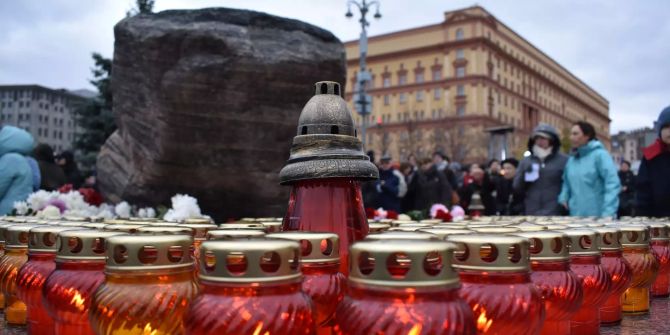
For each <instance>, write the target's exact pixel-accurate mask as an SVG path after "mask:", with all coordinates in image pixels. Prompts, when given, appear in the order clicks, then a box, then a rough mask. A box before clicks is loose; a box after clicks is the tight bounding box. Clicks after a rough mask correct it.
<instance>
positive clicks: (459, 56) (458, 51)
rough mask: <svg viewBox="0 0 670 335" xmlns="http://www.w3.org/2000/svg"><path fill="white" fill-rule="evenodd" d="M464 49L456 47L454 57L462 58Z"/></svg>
mask: <svg viewBox="0 0 670 335" xmlns="http://www.w3.org/2000/svg"><path fill="white" fill-rule="evenodd" d="M464 58H465V51H463V49H456V59H464Z"/></svg>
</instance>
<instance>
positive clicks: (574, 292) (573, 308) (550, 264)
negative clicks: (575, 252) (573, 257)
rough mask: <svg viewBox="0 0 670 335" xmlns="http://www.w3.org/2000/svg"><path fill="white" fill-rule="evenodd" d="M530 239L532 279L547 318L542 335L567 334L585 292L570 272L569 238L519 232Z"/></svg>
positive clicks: (553, 233) (542, 233)
mask: <svg viewBox="0 0 670 335" xmlns="http://www.w3.org/2000/svg"><path fill="white" fill-rule="evenodd" d="M518 235H520V236H523V237H526V238H528V239H529V240H530V248H529V251H530V267H531V269H532V270H533V272H532V273H531V275H530V278H531V280H532V281H533V283H534V284H535V286H536V287H537V289H538V290H539V291H540V294H542V300H543V301H544V308H545V312H546V319H545V321H544V325H543V326H542V332H541V334H543V335H569V334H570V319H571V318H572V316H573V315H575V313H577V311H578V310H579V307H580V306H581V304H582V300H583V299H584V292H583V291H582V286H581V284H580V282H579V279H578V278H577V276H576V275H575V274H574V272H572V271H571V270H570V255H569V254H568V243H569V240H568V237H567V236H566V235H565V234H563V233H561V232H554V231H533V232H523V233H518Z"/></svg>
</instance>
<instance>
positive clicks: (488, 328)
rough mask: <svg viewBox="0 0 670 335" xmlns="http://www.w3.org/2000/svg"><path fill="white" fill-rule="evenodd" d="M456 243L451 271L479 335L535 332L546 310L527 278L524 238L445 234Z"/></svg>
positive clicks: (540, 326)
mask: <svg viewBox="0 0 670 335" xmlns="http://www.w3.org/2000/svg"><path fill="white" fill-rule="evenodd" d="M447 241H450V242H454V243H456V244H457V245H458V249H457V252H456V255H455V257H454V268H456V270H457V271H458V274H459V277H460V280H461V284H462V287H461V290H460V295H461V297H462V298H463V299H464V300H465V301H466V302H467V303H468V304H469V305H470V308H471V309H472V312H473V314H474V318H475V324H476V326H477V331H478V333H479V334H537V333H539V332H540V330H541V329H542V325H543V323H544V318H545V312H544V302H543V301H542V296H541V295H540V293H539V292H538V290H537V288H536V287H535V285H534V284H533V283H532V282H531V278H530V264H529V254H528V247H529V241H528V239H526V238H524V237H520V236H504V235H487V234H477V235H450V236H448V237H447Z"/></svg>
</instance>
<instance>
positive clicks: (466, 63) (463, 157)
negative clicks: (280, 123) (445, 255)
mask: <svg viewBox="0 0 670 335" xmlns="http://www.w3.org/2000/svg"><path fill="white" fill-rule="evenodd" d="M345 48H346V54H347V83H346V87H347V94H346V96H345V98H346V99H347V101H348V102H349V104H350V107H351V108H352V110H354V109H353V105H352V91H353V88H354V85H355V83H356V75H357V73H358V71H359V48H358V41H357V40H356V41H350V42H347V43H345ZM367 65H368V71H370V72H371V74H372V81H371V82H370V84H369V86H368V90H367V91H368V93H369V94H370V95H371V96H372V99H373V100H372V101H373V103H372V113H371V115H370V116H369V122H368V128H367V138H366V142H367V149H368V150H374V151H375V153H376V154H377V157H380V155H384V154H387V155H391V156H392V158H393V160H395V161H404V160H406V159H407V158H408V156H409V155H411V154H414V155H416V156H417V157H422V156H428V155H430V154H431V153H432V152H434V151H436V150H439V151H443V152H445V153H446V154H448V155H449V156H451V157H452V159H453V160H456V161H459V162H465V163H472V162H483V161H484V160H486V159H487V158H489V157H490V153H489V144H490V141H489V139H490V135H489V133H488V132H487V130H491V129H494V128H513V132H512V133H511V134H510V135H509V137H508V140H507V143H508V149H509V151H508V152H509V155H510V156H512V155H513V156H516V157H517V158H520V155H522V154H523V152H524V151H525V150H526V144H527V143H526V142H527V138H528V136H529V134H530V132H531V131H532V129H533V128H534V127H535V126H536V125H537V124H538V123H540V122H543V123H548V124H551V125H553V126H554V127H556V128H557V129H558V130H559V132H561V133H562V134H563V136H565V139H566V140H567V134H568V133H567V132H568V131H569V128H570V126H571V125H572V123H573V122H575V121H579V120H585V121H588V122H590V123H592V124H593V125H594V126H595V128H596V131H597V133H598V137H599V139H600V140H602V141H603V142H604V143H605V144H606V145H607V146H608V147H609V143H610V138H609V127H610V119H609V102H608V101H607V100H606V99H605V98H604V97H602V96H601V95H600V94H598V92H596V91H595V90H593V89H592V88H591V87H589V86H588V85H586V84H585V83H584V82H582V81H581V80H580V79H579V78H577V77H576V76H574V75H573V74H572V73H570V72H569V71H568V70H566V69H565V68H564V67H562V66H561V65H560V64H558V63H557V62H556V61H554V60H553V59H551V58H550V57H549V56H547V55H546V54H544V53H543V52H542V51H540V50H539V49H537V48H536V47H534V46H533V45H532V44H530V43H529V42H528V41H526V40H525V39H524V38H522V37H521V36H519V35H518V34H517V33H515V32H514V31H512V30H511V29H510V28H509V27H507V26H506V25H504V24H503V23H501V22H500V21H498V20H497V19H496V18H495V17H494V16H493V15H491V14H490V13H488V12H487V11H486V10H484V9H483V8H482V7H479V6H475V7H470V8H466V9H463V10H457V11H451V12H446V13H445V14H444V21H443V22H441V23H438V24H433V25H428V26H424V27H418V28H414V29H409V30H404V31H398V32H393V33H389V34H384V35H378V36H373V37H370V38H369V39H368V56H367ZM354 118H355V120H356V121H357V124H358V125H359V126H360V125H361V121H362V120H361V117H360V116H359V115H357V114H356V113H354Z"/></svg>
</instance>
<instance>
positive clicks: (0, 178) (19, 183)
mask: <svg viewBox="0 0 670 335" xmlns="http://www.w3.org/2000/svg"><path fill="white" fill-rule="evenodd" d="M65 185H71V186H72V188H73V189H79V188H80V187H88V188H95V174H90V175H88V176H86V178H84V176H83V175H82V173H81V172H80V171H79V168H78V166H77V163H76V162H75V160H74V154H73V153H72V152H70V151H63V152H62V153H59V154H58V155H55V154H54V151H53V148H51V146H49V145H48V144H44V143H39V144H37V145H35V140H34V139H33V136H32V135H30V133H28V132H27V131H25V130H23V129H20V128H16V127H13V126H9V125H0V215H5V214H10V213H11V212H12V209H13V208H14V202H17V201H25V200H26V198H28V196H29V195H30V193H32V192H34V191H37V190H46V191H56V190H58V189H60V188H61V187H63V186H65Z"/></svg>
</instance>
